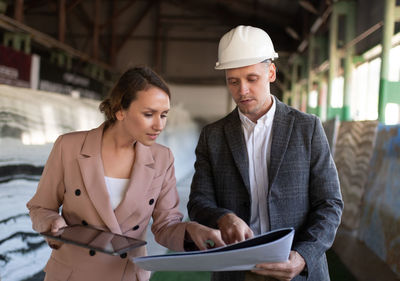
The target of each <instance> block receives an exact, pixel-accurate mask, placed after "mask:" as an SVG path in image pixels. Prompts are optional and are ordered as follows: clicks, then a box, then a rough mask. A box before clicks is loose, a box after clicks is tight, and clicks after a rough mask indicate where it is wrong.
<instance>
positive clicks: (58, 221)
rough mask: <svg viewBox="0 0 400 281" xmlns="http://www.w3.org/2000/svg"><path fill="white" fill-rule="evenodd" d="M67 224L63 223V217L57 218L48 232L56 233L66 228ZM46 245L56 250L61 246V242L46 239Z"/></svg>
mask: <svg viewBox="0 0 400 281" xmlns="http://www.w3.org/2000/svg"><path fill="white" fill-rule="evenodd" d="M66 226H67V223H66V222H65V220H64V218H63V217H58V218H56V219H55V220H53V221H52V223H51V225H50V231H51V232H52V233H54V234H55V233H57V232H58V231H59V230H60V229H61V228H63V227H66ZM46 241H47V244H49V247H50V248H52V249H54V250H58V249H60V247H61V246H62V245H63V243H62V242H60V241H57V240H54V239H48V238H46Z"/></svg>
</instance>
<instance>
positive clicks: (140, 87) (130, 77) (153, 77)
mask: <svg viewBox="0 0 400 281" xmlns="http://www.w3.org/2000/svg"><path fill="white" fill-rule="evenodd" d="M151 87H157V88H160V89H161V90H163V91H164V92H165V93H166V94H167V95H168V97H169V98H171V94H170V91H169V88H168V86H167V84H166V83H165V81H164V80H163V79H162V78H161V77H160V76H159V75H158V74H157V73H156V72H154V71H153V70H152V69H151V68H150V67H147V66H136V67H133V68H130V69H128V70H127V71H126V72H125V73H124V74H122V76H121V77H120V78H119V80H118V82H117V84H115V86H114V88H113V89H112V90H111V92H110V93H109V94H108V97H107V98H105V99H104V100H103V101H102V102H101V104H100V106H99V109H100V111H101V112H103V113H104V115H105V117H106V125H111V124H114V123H115V121H116V120H117V118H116V116H115V114H116V113H117V112H118V111H119V110H121V109H125V110H126V109H128V108H129V106H130V104H131V102H132V101H134V100H135V99H136V98H137V93H138V92H139V91H144V90H147V89H149V88H151Z"/></svg>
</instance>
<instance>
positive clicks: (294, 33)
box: [285, 26, 300, 40]
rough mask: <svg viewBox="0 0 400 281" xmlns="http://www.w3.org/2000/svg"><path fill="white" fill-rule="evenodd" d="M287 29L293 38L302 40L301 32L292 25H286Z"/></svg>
mask: <svg viewBox="0 0 400 281" xmlns="http://www.w3.org/2000/svg"><path fill="white" fill-rule="evenodd" d="M285 31H286V33H287V34H289V35H290V36H291V37H292V38H293V39H295V40H300V36H299V34H298V33H297V32H296V30H294V29H293V28H291V27H290V26H286V28H285Z"/></svg>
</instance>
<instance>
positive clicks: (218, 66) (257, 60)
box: [215, 55, 278, 70]
mask: <svg viewBox="0 0 400 281" xmlns="http://www.w3.org/2000/svg"><path fill="white" fill-rule="evenodd" d="M276 57H278V55H276ZM266 59H271V60H273V58H267V57H265V56H263V57H259V58H251V59H243V60H235V61H230V62H225V63H219V62H217V63H216V65H215V69H217V70H223V69H231V68H239V67H245V66H249V65H253V64H257V63H260V62H263V61H265V60H266Z"/></svg>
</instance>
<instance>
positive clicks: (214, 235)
mask: <svg viewBox="0 0 400 281" xmlns="http://www.w3.org/2000/svg"><path fill="white" fill-rule="evenodd" d="M186 231H187V233H188V234H189V236H190V238H191V239H192V240H193V242H194V243H195V244H196V246H197V247H198V248H199V249H200V250H207V249H209V248H215V247H222V246H225V243H224V241H223V240H222V238H221V232H220V231H219V230H218V229H213V228H209V227H207V226H205V225H201V224H199V223H196V222H188V223H187V226H186ZM211 244H212V245H211Z"/></svg>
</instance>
